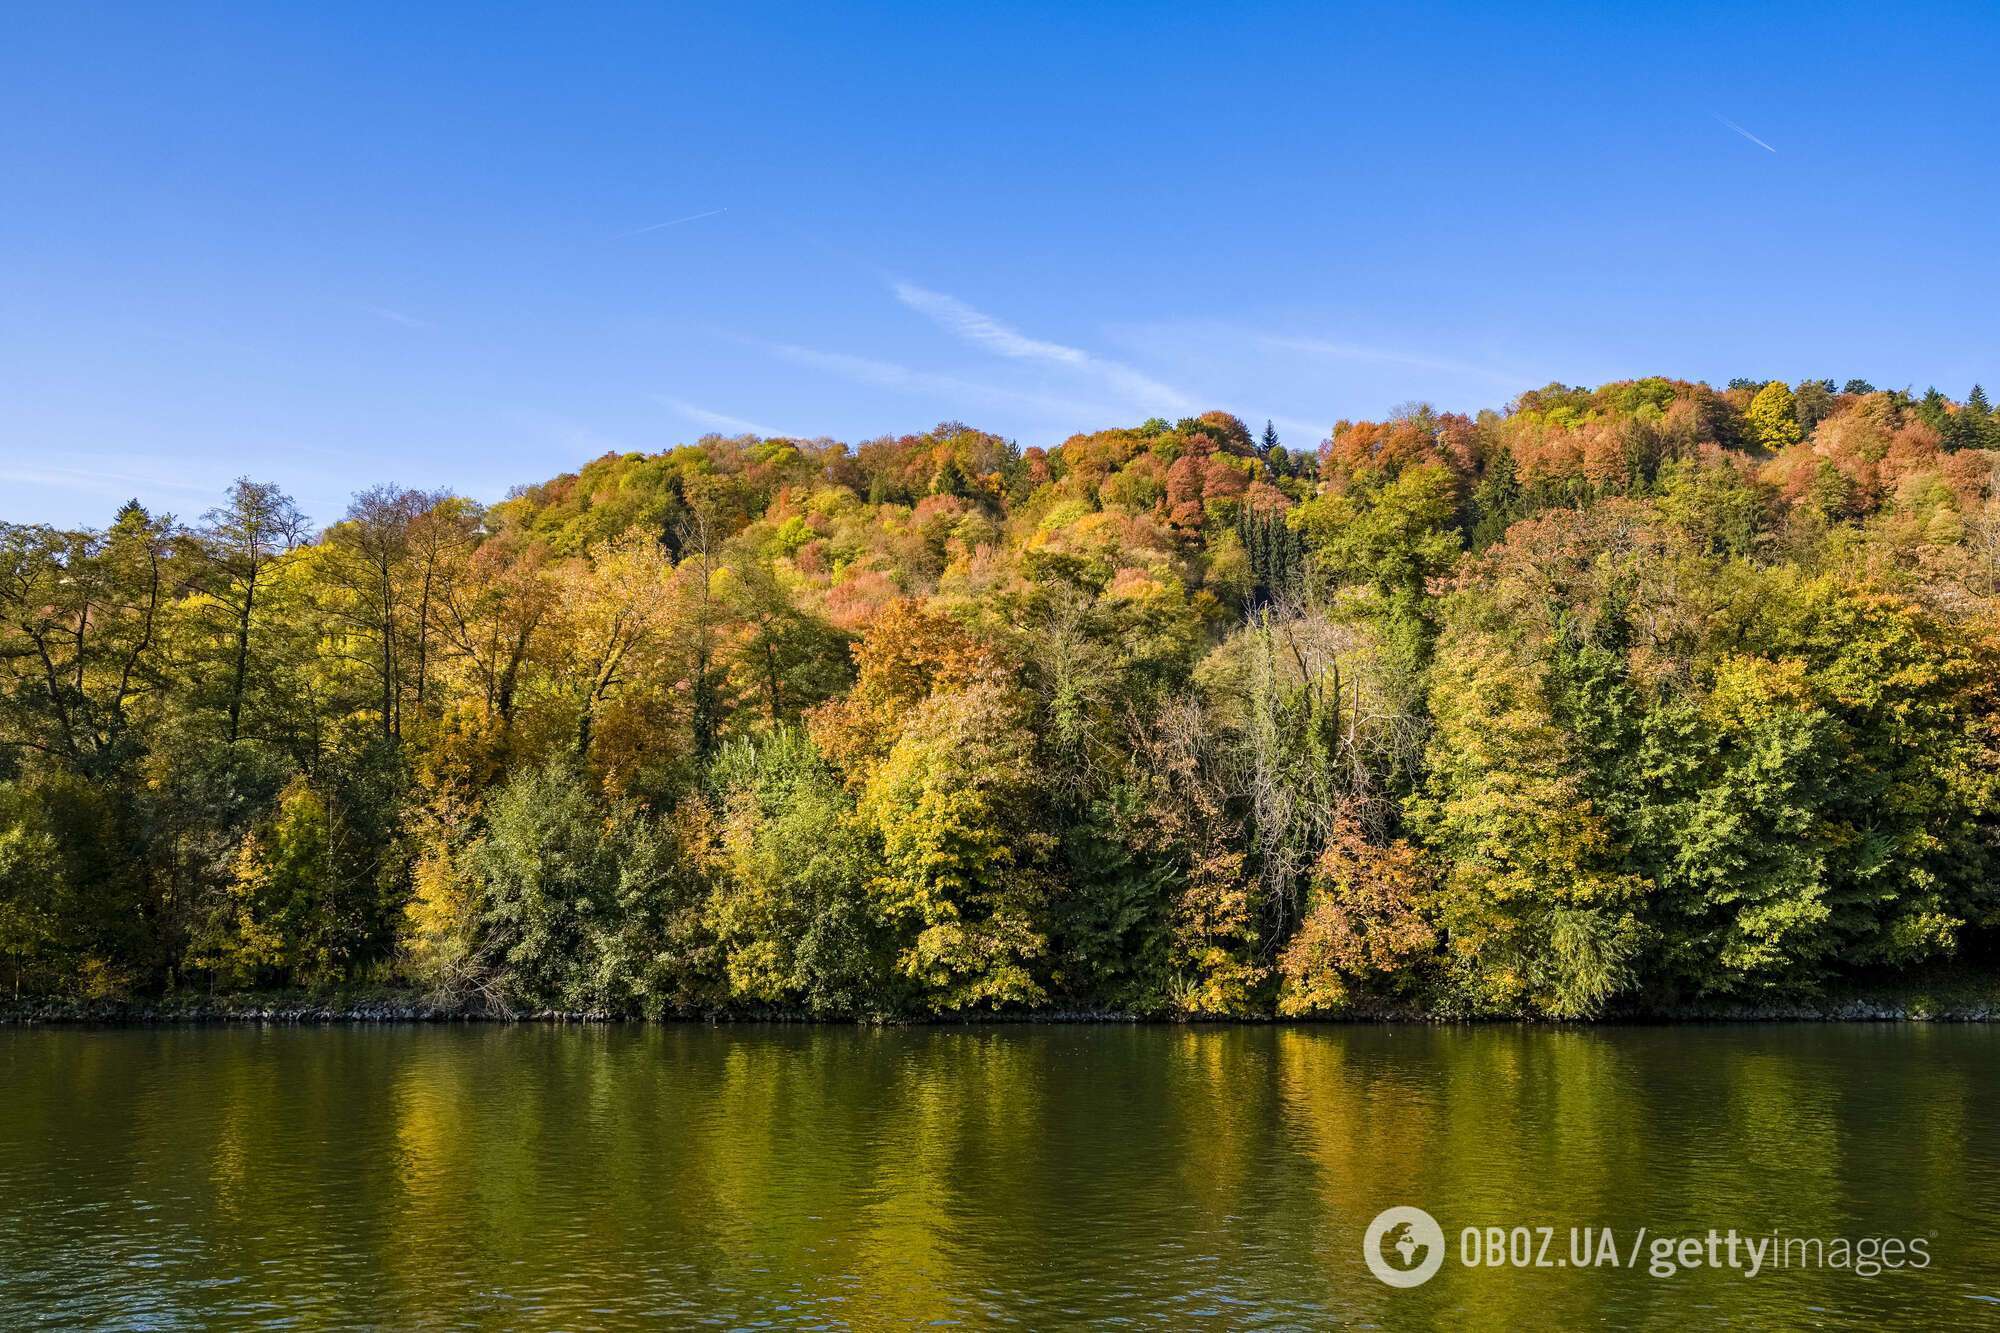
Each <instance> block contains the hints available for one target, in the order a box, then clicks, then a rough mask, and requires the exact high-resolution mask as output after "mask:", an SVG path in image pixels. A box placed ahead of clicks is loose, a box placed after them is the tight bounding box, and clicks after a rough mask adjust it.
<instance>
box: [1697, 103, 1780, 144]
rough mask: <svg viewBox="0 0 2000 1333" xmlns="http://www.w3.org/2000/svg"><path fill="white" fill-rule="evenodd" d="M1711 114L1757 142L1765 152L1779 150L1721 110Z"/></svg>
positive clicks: (1752, 141)
mask: <svg viewBox="0 0 2000 1333" xmlns="http://www.w3.org/2000/svg"><path fill="white" fill-rule="evenodd" d="M1711 114H1713V115H1714V117H1715V118H1716V119H1717V120H1719V121H1721V122H1722V123H1723V124H1725V125H1727V126H1728V127H1729V128H1730V129H1732V130H1735V131H1736V132H1737V133H1738V134H1740V135H1742V136H1743V137H1744V138H1746V139H1748V140H1749V141H1750V142H1751V143H1754V144H1756V145H1757V146H1758V147H1759V148H1761V149H1763V150H1764V151H1765V152H1767V153H1775V152H1777V151H1778V150H1777V149H1775V148H1773V147H1771V145H1769V144H1767V143H1765V142H1764V141H1763V140H1762V139H1759V138H1758V137H1757V136H1756V135H1754V134H1752V133H1751V132H1750V131H1748V130H1746V129H1744V128H1743V127H1742V126H1741V125H1738V124H1737V123H1736V122H1735V121H1733V120H1731V119H1730V118H1729V117H1727V116H1725V115H1723V114H1722V113H1721V112H1720V111H1716V112H1713V113H1711Z"/></svg>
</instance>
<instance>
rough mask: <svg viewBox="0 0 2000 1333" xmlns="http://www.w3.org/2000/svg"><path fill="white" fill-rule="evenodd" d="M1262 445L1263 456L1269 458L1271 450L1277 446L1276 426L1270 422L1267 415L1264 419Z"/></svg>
mask: <svg viewBox="0 0 2000 1333" xmlns="http://www.w3.org/2000/svg"><path fill="white" fill-rule="evenodd" d="M1263 445H1264V457H1266V458H1269V457H1270V456H1271V451H1272V450H1273V449H1276V448H1277V447H1278V428H1277V427H1276V426H1274V425H1272V424H1271V419H1270V418H1269V417H1266V418H1265V419H1264V439H1263Z"/></svg>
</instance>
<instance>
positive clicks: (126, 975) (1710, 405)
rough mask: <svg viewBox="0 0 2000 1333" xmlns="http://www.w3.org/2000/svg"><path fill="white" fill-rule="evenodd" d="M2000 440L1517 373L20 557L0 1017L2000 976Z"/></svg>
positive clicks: (256, 509) (1946, 416) (679, 457)
mask: <svg viewBox="0 0 2000 1333" xmlns="http://www.w3.org/2000/svg"><path fill="white" fill-rule="evenodd" d="M1996 455H2000V417H1996V415H1995V413H1994V412H1993V409H1992V406H1991V404H1990V402H1989V401H1988V399H1987V395H1986V393H1985V392H1984V391H1983V390H1982V389H1980V388H1978V387H1977V386H1975V387H1974V388H1973V389H1972V390H1971V391H1969V392H1968V393H1967V394H1966V396H1965V399H1964V400H1963V401H1962V402H1954V401H1952V400H1951V399H1950V398H1948V397H1947V396H1946V395H1945V394H1943V393H1941V392H1939V391H1937V390H1931V391H1929V392H1927V393H1925V394H1923V395H1922V396H1921V397H1920V398H1913V397H1912V396H1911V395H1909V394H1907V393H1901V392H1890V393H1879V392H1876V391H1874V390H1873V389H1872V388H1871V386H1869V385H1868V384H1866V383H1865V382H1862V381H1858V380H1850V381H1848V382H1847V383H1846V384H1845V385H1843V386H1842V388H1841V389H1840V390H1839V391H1838V392H1836V391H1835V389H1834V386H1833V384H1832V382H1831V381H1827V380H1813V379H1808V380H1805V381H1802V382H1801V383H1799V384H1798V385H1797V386H1795V387H1787V386H1786V385H1784V384H1782V383H1778V382H1775V381H1772V382H1761V381H1757V382H1753V381H1743V382H1738V383H1734V384H1732V386H1731V387H1730V388H1729V389H1728V390H1717V389H1713V388H1710V387H1709V386H1707V385H1704V384H1698V383H1693V382H1689V381H1684V380H1675V379H1668V378H1662V377H1649V378H1644V379H1635V380H1626V381H1619V382H1615V383H1610V384H1604V385H1599V386H1597V387H1595V388H1590V387H1586V386H1577V385H1566V384H1562V383H1553V384H1550V385H1547V386H1544V387H1542V388H1538V389H1532V390H1530V391H1528V392H1526V393H1523V394H1522V395H1521V396H1520V397H1519V398H1518V399H1517V400H1516V401H1515V402H1514V403H1513V404H1512V405H1511V406H1510V407H1509V409H1508V410H1506V411H1504V412H1497V411H1487V412H1481V413H1479V414H1478V415H1477V416H1471V417H1468V416H1462V415H1459V414H1456V413H1449V412H1440V411H1438V410H1437V409H1435V408H1432V407H1430V406H1428V405H1425V404H1421V403H1418V404H1411V405H1408V406H1406V407H1404V408H1400V409H1398V410H1397V411H1396V412H1395V413H1393V414H1392V415H1391V417H1390V418H1389V419H1387V420H1384V421H1375V422H1369V421H1360V422H1356V421H1341V422H1338V423H1336V424H1335V426H1334V428H1333V430H1332V431H1331V432H1330V433H1329V434H1328V436H1327V437H1326V439H1325V440H1324V441H1323V442H1322V443H1320V444H1319V446H1318V452H1317V454H1316V455H1314V454H1312V453H1310V452H1308V451H1306V450H1303V449H1301V448H1298V447H1294V448H1292V449H1287V448H1285V447H1284V446H1282V445H1281V444H1280V443H1279V442H1278V440H1277V438H1276V432H1275V430H1274V429H1273V428H1271V427H1270V426H1269V425H1268V424H1267V426H1266V428H1265V430H1264V432H1263V434H1262V436H1261V437H1258V436H1254V435H1253V434H1252V432H1251V431H1249V430H1248V429H1247V428H1246V427H1245V426H1244V424H1243V423H1242V422H1241V421H1240V420H1238V419H1237V418H1235V417H1233V416H1230V415H1228V414H1226V413H1220V412H1210V413H1204V414H1201V415H1199V416H1187V417H1184V418H1182V419H1180V420H1178V421H1171V422H1170V421H1166V420H1153V421H1148V422H1146V423H1144V424H1143V425H1141V426H1139V427H1136V428H1113V429H1108V430H1101V431H1097V432H1094V433H1090V434H1085V435H1078V436H1075V437H1072V438H1071V439H1069V440H1068V441H1065V442H1064V443H1062V444H1061V445H1057V446H1054V447H1051V448H1040V447H1037V448H1030V449H1025V450H1023V449H1021V448H1019V447H1017V446H1016V445H1015V444H1014V443H1013V442H1012V441H1008V440H1004V439H1002V438H1000V437H998V436H994V435H990V434H987V433H985V432H982V431H977V430H974V429H971V428H970V427H967V426H964V425H962V424H959V423H956V422H945V423H942V424H940V425H938V426H936V427H934V428H932V429H931V430H929V431H925V432H923V433H920V434H911V435H902V436H894V437H883V438H880V439H875V440H869V441H866V442H863V443H862V444H860V445H859V446H857V447H854V448H848V447H846V446H844V445H839V444H835V443H833V442H831V441H824V440H822V441H811V442H807V441H798V440H785V439H773V440H764V439H758V438H755V437H750V436H745V437H740V438H734V439H725V438H722V437H716V436H711V437H708V438H705V439H703V440H701V441H700V442H698V443H696V444H692V445H683V446H680V447H677V448H673V449H669V450H666V451H664V452H662V453H658V454H639V453H630V454H613V455H606V456H604V457H602V458H598V459H595V460H592V461H590V462H588V463H585V464H584V465H583V466H582V467H581V468H579V469H578V470H577V471H576V472H575V473H573V474H570V475H566V476H562V477H557V478H554V479H552V480H550V481H547V482H544V483H541V484H539V485H535V486H529V487H526V488H524V489H522V490H521V491H519V492H517V493H515V494H514V495H513V496H512V497H510V498H509V499H507V500H505V501H503V502H501V503H499V504H496V505H493V506H491V507H490V508H488V507H482V506H480V505H477V504H474V503H472V502H471V501H468V500H466V499H464V498H463V497H458V496H454V495H451V494H449V493H445V492H435V493H428V492H419V491H412V490H408V489H404V488H398V487H394V486H381V487H374V488H372V489H367V490H363V491H361V492H360V493H359V494H358V495H357V496H356V499H355V502H354V504H353V505H352V506H351V507H350V508H349V510H348V511H347V513H346V514H345V515H343V516H341V517H340V518H339V519H338V521H336V522H334V523H333V524H332V525H331V526H330V527H328V528H326V529H324V530H323V531H321V532H319V533H318V534H317V535H315V534H314V533H313V532H311V531H310V530H309V529H308V528H307V526H306V524H305V520H304V519H303V517H302V516H300V515H299V514H298V512H297V510H296V507H295V506H294V505H293V504H292V502H291V501H290V500H289V499H288V498H287V497H286V496H285V495H284V494H283V492H282V491H280V490H279V489H278V488H277V487H275V486H272V485H270V484H268V483H261V482H253V481H250V480H248V479H245V480H240V481H238V482H237V483H236V484H235V485H234V486H233V487H232V488H231V489H230V490H229V492H228V494H227V496H226V497H224V500H223V502H222V503H221V504H220V505H219V506H218V507H217V508H216V509H214V510H211V511H210V512H209V513H207V514H206V515H204V516H203V518H202V520H201V521H200V522H199V524H198V525H196V526H193V527H186V526H183V525H181V524H179V523H177V522H175V521H174V520H173V519H171V518H170V517H168V516H165V515H156V514H152V513H149V512H148V511H147V510H145V509H144V508H143V507H141V506H139V505H138V504H136V503H133V504H128V505H126V506H123V507H122V508H120V509H119V510H118V511H117V512H116V514H115V515H114V516H113V517H112V519H111V521H110V523H109V524H108V525H107V526H106V527H105V528H103V529H102V530H80V531H61V530H57V529H54V528H50V527H46V526H37V525H32V524H19V523H5V524H0V984H4V985H5V986H6V987H7V988H8V989H9V990H13V989H18V990H19V991H20V992H21V993H22V994H23V995H24V996H25V995H31V994H42V993H48V994H71V995H91V996H105V995H139V994H161V993H168V992H173V991H176V990H181V989H184V988H202V989H212V990H217V991H220V990H225V989H230V988H238V987H264V986H321V985H327V986H331V985H335V984H344V983H351V982H355V981H364V980H365V981H391V982H405V983H415V984H419V985H422V986H424V987H426V988H428V989H430V990H432V991H434V992H437V993H440V994H442V995H445V996H449V997H453V998H457V999H470V1000H476V1001H482V1002H484V1003H486V1004H489V1005H491V1006H493V1007H495V1008H503V1009H510V1010H519V1009H540V1008H547V1007H561V1008H575V1009H590V1010H597V1011H603V1012H615V1013H691V1012H703V1011H706V1010H711V1009H718V1008H726V1009H733V1010H737V1011H742V1012H787V1013H790V1012H805V1013H809V1014H815V1015H825V1016H834V1015H897V1014H905V1013H912V1012H934V1013H953V1012H961V1011H965V1010H970V1009H992V1008H1003V1009H1020V1008H1030V1007H1036V1006H1045V1005H1062V1006H1065V1007H1075V1008H1085V1007H1094V1006H1116V1007H1120V1008H1126V1009H1131V1010H1135V1011H1142V1012H1149V1013H1161V1014H1173V1015H1179V1016H1187V1017H1199V1016H1211V1015H1260V1014H1271V1013H1275V1012H1282V1013H1286V1014H1309V1013H1310V1014H1322V1013H1365V1012H1379V1011H1382V1010H1385V1009H1393V1010H1413V1009H1422V1010H1425V1011H1429V1012H1435V1013H1443V1014H1509V1015H1522V1014H1526V1015H1539V1016H1547V1017H1562V1018H1569V1017H1587V1016H1592V1015H1597V1014H1603V1013H1610V1012H1617V1011H1618V1010H1619V1009H1620V1008H1621V1007H1622V1006H1627V1005H1631V1004H1636V1003H1639V1002H1641V1001H1642V1000H1643V1001H1647V1002H1673V1001H1675V1000H1683V999H1694V998H1703V997H1723V998H1727V997H1753V996H1754V997H1763V996H1770V995H1789V994H1797V993H1801V992H1806V991H1810V990H1812V989H1813V988H1816V987H1824V986H1828V985H1833V984H1836V983H1838V982H1840V981H1841V980H1842V978H1843V976H1844V975H1845V974H1851V973H1853V972H1855V971H1856V970H1859V969H1862V968H1874V969H1882V968H1901V967H1911V966H1917V965H1928V964H1929V963H1931V962H1934V961H1935V960H1937V959H1940V958H1942V957H1945V956H1947V955H1950V954H1953V953H1955V952H1958V951H1961V950H1968V949H1984V948H1990V945H1991V943H1992V940H1993V932H1994V931H1995V930H1996V929H2000V896H1996V894H1995V893H1994V891H1993V890H1992V889H1991V888H1990V887H1989V886H1990V884H1991V882H1992V879H1993V864H1992V859H1993V849H1994V847H1995V846H1996V830H1997V829H2000V810H1996V795H2000V787H1996V783H2000V760H1996V755H1997V754H2000V749H1997V748H1996V740H2000V727H1997V726H1996V724H2000V693H1996V688H1995V684H1994V682H1995V681H1996V680H2000V671H1996V669H1995V668H1996V665H2000V663H1996V654H1997V653H2000V574H1997V573H1996V570H2000V561H1996V559H1995V555H1994V553H1995V551H1996V550H2000V535H1996V534H2000V500H1996V497H1995V493H1994V491H1995V477H1996V467H1995V459H1996Z"/></svg>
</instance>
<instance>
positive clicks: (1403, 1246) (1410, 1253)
mask: <svg viewBox="0 0 2000 1333" xmlns="http://www.w3.org/2000/svg"><path fill="white" fill-rule="evenodd" d="M1389 1245H1390V1247H1391V1248H1392V1249H1394V1250H1395V1251H1396V1258H1397V1259H1398V1260H1399V1261H1401V1266H1402V1267H1404V1268H1415V1267H1416V1266H1417V1261H1418V1260H1419V1259H1421V1258H1422V1257H1423V1254H1424V1249H1425V1246H1424V1242H1423V1241H1422V1240H1421V1239H1420V1238H1419V1237H1418V1236H1417V1233H1416V1232H1415V1231H1413V1230H1411V1229H1410V1224H1409V1223H1408V1222H1400V1223H1398V1224H1397V1225H1396V1229H1395V1230H1394V1231H1391V1232H1390V1233H1389Z"/></svg>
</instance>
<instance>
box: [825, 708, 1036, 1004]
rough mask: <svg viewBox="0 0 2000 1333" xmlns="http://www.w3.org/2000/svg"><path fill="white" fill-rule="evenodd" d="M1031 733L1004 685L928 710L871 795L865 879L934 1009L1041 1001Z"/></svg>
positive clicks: (907, 968)
mask: <svg viewBox="0 0 2000 1333" xmlns="http://www.w3.org/2000/svg"><path fill="white" fill-rule="evenodd" d="M1035 788H1036V775H1035V768H1034V738H1033V736H1032V735H1030V733H1029V732H1028V731H1027V729H1026V727H1024V726H1023V725H1022V722H1021V718H1020V714H1019V711H1018V706H1017V705H1016V704H1015V702H1014V701H1012V700H1010V699H1009V698H1008V696H1007V694H1006V692H1005V691H1004V690H1003V689H1002V688H1001V687H1000V686H998V685H994V684H977V685H973V686H972V687H970V688H968V689H965V690H962V691H956V692H953V693H949V694H939V695H933V696H932V697H931V698H929V699H926V700H925V701H924V702H923V703H921V704H919V705H918V706H917V708H916V709H915V711H914V713H913V714H912V716H911V717H910V719H909V722H908V723H907V724H906V725H905V727H904V728H903V732H902V735H901V736H900V737H899V738H898V739H897V741H896V744H895V746H894V747H893V748H892V749H891V750H890V752H889V754H888V756H887V757H886V758H885V759H884V760H883V762H882V765H881V767H880V768H879V769H878V770H877V771H876V772H875V773H874V774H873V776H872V777H871V778H870V779H869V781H868V785H867V786H866V788H864V789H863V791H862V793H861V797H860V802H859V806H858V814H859V817H860V818H861V820H862V821H863V825H864V827H866V828H867V829H868V830H869V832H870V833H871V834H872V835H873V836H874V837H875V838H878V839H879V840H880V845H881V848H882V851H881V860H880V869H879V870H878V872H877V873H876V874H875V876H874V877H873V878H872V879H871V880H870V881H869V893H870V895H871V896H872V897H873V898H874V899H875V900H876V901H877V902H878V903H879V904H880V908H879V910H880V911H882V912H883V913H884V915H885V916H887V917H888V919H889V920H891V921H892V922H894V923H895V924H896V927H897V930H898V933H899V938H900V939H901V941H902V949H901V953H900V955H899V958H898V967H899V968H900V970H901V971H902V973H903V974H904V975H905V976H906V977H908V978H909V979H910V981H911V982H913V983H914V984H915V986H916V989H917V994H918V997H919V1002H920V1003H922V1004H924V1005H925V1006H926V1007H928V1008H930V1009H933V1010H936V1011H941V1012H942V1011H951V1010H962V1009H973V1008H988V1007H990V1008H1000V1007H1003V1006H1006V1005H1013V1004H1032V1003H1034V1002H1035V1001H1038V1000H1040V999H1041V998H1042V997H1043V995H1044V989H1043V986H1042V982H1041V980H1040V979H1039V978H1038V976H1037V975H1036V973H1037V965H1038V964H1039V962H1040V960H1041V958H1042V956H1043V954H1044V951H1045V950H1046V947H1047V943H1048V941H1047V937H1046V935H1045V934H1044V933H1043V931H1042V930H1041V929H1040V913H1041V910H1042V908H1043V905H1044V903H1045V902H1046V901H1047V899H1048V896H1049V894H1050V890H1051V886H1050V884H1049V881H1048V877H1047V874H1046V870H1045V862H1046V860H1047V858H1048V856H1049V854H1050V853H1051V852H1052V851H1053V849H1054V841H1055V840H1054V839H1053V837H1051V836H1050V835H1049V834H1048V833H1047V832H1045V831H1043V828H1042V826H1041V821H1040V820H1039V819H1038V818H1037V802H1036V794H1035Z"/></svg>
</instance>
